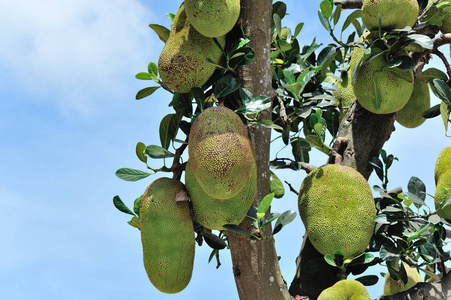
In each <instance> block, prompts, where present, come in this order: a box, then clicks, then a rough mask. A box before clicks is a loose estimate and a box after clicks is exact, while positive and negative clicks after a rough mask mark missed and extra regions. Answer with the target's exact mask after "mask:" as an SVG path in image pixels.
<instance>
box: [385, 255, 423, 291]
mask: <svg viewBox="0 0 451 300" xmlns="http://www.w3.org/2000/svg"><path fill="white" fill-rule="evenodd" d="M404 268H405V270H406V274H407V278H408V281H407V283H405V284H404V282H402V280H401V279H399V280H394V279H393V278H392V277H391V276H390V273H387V275H386V276H385V284H384V296H390V295H394V294H397V293H400V292H404V291H407V290H408V289H410V288H411V287H414V286H415V285H416V284H417V283H418V282H423V278H421V276H420V274H419V273H418V272H417V270H415V269H414V268H412V267H411V266H409V265H408V264H406V263H404Z"/></svg>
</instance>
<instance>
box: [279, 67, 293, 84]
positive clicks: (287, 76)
mask: <svg viewBox="0 0 451 300" xmlns="http://www.w3.org/2000/svg"><path fill="white" fill-rule="evenodd" d="M282 73H283V76H284V77H285V80H286V81H287V83H288V84H294V83H296V77H295V76H294V73H293V71H290V70H288V69H284V70H282Z"/></svg>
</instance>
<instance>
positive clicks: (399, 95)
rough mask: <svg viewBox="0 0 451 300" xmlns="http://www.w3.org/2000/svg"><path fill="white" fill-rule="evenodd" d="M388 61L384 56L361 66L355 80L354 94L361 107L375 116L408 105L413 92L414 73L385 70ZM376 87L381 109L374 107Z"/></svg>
mask: <svg viewBox="0 0 451 300" xmlns="http://www.w3.org/2000/svg"><path fill="white" fill-rule="evenodd" d="M387 64H388V61H387V60H386V58H385V55H384V54H381V55H378V56H376V57H374V58H373V59H371V60H370V61H369V62H367V63H364V64H362V65H360V66H359V67H358V69H357V72H356V75H355V80H354V85H353V88H354V94H355V96H356V97H357V101H359V103H360V105H362V106H363V107H364V108H365V109H366V110H368V111H370V112H372V113H375V114H389V113H394V112H397V111H399V110H400V109H401V108H403V107H404V105H406V103H407V101H409V99H410V95H411V94H412V91H413V85H414V78H413V71H412V70H410V69H407V70H403V69H400V68H397V70H392V69H391V68H385V66H386V65H387ZM375 87H377V91H378V93H379V95H380V100H381V104H380V107H379V109H376V107H375V105H374V100H373V97H376V94H375Z"/></svg>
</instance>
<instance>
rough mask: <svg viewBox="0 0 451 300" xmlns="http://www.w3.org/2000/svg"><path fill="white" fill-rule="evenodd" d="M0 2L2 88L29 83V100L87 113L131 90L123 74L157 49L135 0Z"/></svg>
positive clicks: (141, 66)
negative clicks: (6, 83)
mask: <svg viewBox="0 0 451 300" xmlns="http://www.w3.org/2000/svg"><path fill="white" fill-rule="evenodd" d="M6 2H7V3H2V9H1V10H0V40H1V41H2V47H1V49H0V68H1V69H3V70H6V73H4V72H2V73H4V74H5V76H6V77H7V78H5V79H4V80H8V81H10V84H9V86H8V89H10V90H15V91H19V90H20V91H21V92H23V91H24V90H25V91H28V94H29V95H30V96H32V97H31V98H32V99H33V100H39V101H44V102H45V103H47V102H48V101H50V103H51V104H54V103H57V104H58V105H59V106H60V107H61V108H62V109H63V110H65V111H67V110H69V111H73V110H75V111H78V112H80V113H82V114H89V113H90V112H91V111H93V110H96V109H97V108H99V107H101V105H105V104H106V103H107V102H108V101H112V100H116V99H119V98H120V97H121V96H122V97H124V96H126V97H130V95H129V94H128V93H127V92H124V89H125V88H126V87H127V84H129V82H127V79H131V80H133V76H134V74H135V73H136V72H137V71H140V70H145V69H146V65H147V63H148V62H149V60H150V59H151V55H152V54H153V56H154V57H155V55H158V54H155V53H152V48H155V47H152V45H151V43H152V42H155V43H156V42H157V41H158V39H156V38H155V36H152V34H153V33H152V32H151V30H150V29H149V28H148V27H147V25H148V24H149V23H151V20H152V13H151V12H150V11H149V10H148V9H147V8H146V7H144V6H143V5H142V4H141V3H140V2H139V1H137V0H135V1H128V0H98V1H90V0H74V1H69V2H67V1H58V0H44V1H38V2H33V1H27V0H10V1H6ZM158 43H159V44H162V43H160V42H159V41H158ZM124 78H125V79H126V80H124ZM2 80H3V79H2ZM99 98H103V99H99Z"/></svg>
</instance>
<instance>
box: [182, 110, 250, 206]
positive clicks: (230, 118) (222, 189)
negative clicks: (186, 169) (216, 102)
mask: <svg viewBox="0 0 451 300" xmlns="http://www.w3.org/2000/svg"><path fill="white" fill-rule="evenodd" d="M188 144H189V147H188V155H189V160H190V165H191V169H192V170H193V174H194V176H195V177H196V180H197V182H198V183H199V185H200V186H201V187H202V189H203V190H204V191H205V192H206V193H207V194H208V195H210V196H211V197H213V198H215V199H230V198H232V197H234V196H236V195H237V194H238V193H239V192H240V191H241V189H242V188H243V186H244V184H245V183H246V182H247V180H248V179H249V174H250V170H251V164H252V160H253V158H252V155H253V154H252V149H251V144H250V141H249V137H248V134H247V130H246V127H245V126H244V124H243V122H242V121H241V119H240V117H239V116H238V115H237V114H236V113H235V112H234V111H233V110H231V109H228V108H226V107H223V106H215V107H211V108H207V109H205V110H204V111H203V112H202V113H201V114H200V115H199V116H198V117H197V118H196V120H195V121H194V123H193V125H192V126H191V130H190V134H189V142H188Z"/></svg>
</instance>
